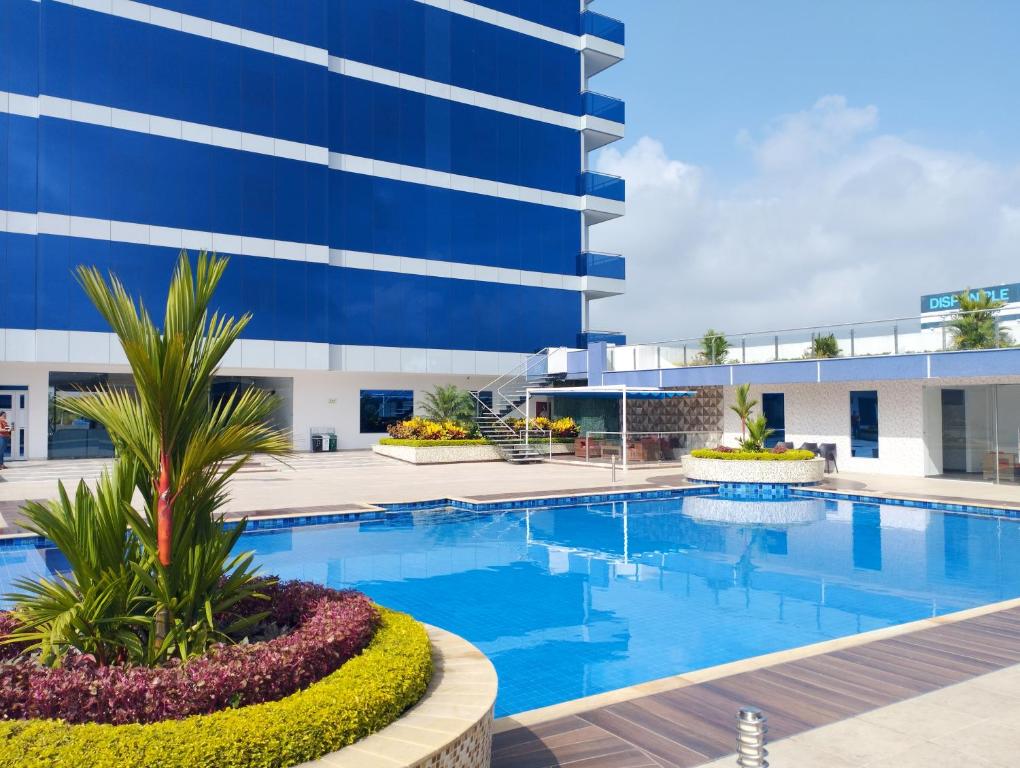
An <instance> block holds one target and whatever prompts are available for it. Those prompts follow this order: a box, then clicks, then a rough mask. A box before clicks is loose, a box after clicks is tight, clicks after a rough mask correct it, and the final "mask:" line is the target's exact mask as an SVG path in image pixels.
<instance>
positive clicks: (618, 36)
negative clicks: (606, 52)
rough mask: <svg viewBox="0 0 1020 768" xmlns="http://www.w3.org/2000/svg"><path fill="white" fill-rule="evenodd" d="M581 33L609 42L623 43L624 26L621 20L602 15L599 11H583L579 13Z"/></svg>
mask: <svg viewBox="0 0 1020 768" xmlns="http://www.w3.org/2000/svg"><path fill="white" fill-rule="evenodd" d="M581 34H584V35H593V36H594V37H600V38H602V39H603V40H608V41H609V42H611V43H618V44H619V45H624V44H625V42H624V41H625V37H626V36H625V27H624V24H623V22H622V21H619V20H617V19H614V18H611V17H609V16H603V15H602V14H601V13H594V12H593V11H585V12H584V13H582V14H581Z"/></svg>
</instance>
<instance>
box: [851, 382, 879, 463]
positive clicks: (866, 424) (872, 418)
mask: <svg viewBox="0 0 1020 768" xmlns="http://www.w3.org/2000/svg"><path fill="white" fill-rule="evenodd" d="M850 455H851V456H857V457H859V458H864V459H877V458H878V392H875V391H874V390H866V391H862V392H851V393H850Z"/></svg>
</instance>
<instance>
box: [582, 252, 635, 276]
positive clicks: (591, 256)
mask: <svg viewBox="0 0 1020 768" xmlns="http://www.w3.org/2000/svg"><path fill="white" fill-rule="evenodd" d="M626 263H627V262H626V259H624V258H623V256H619V255H617V254H615V253H596V252H594V251H586V252H584V253H579V254H577V275H578V277H611V278H613V279H615V280H625V279H626V277H627V268H626Z"/></svg>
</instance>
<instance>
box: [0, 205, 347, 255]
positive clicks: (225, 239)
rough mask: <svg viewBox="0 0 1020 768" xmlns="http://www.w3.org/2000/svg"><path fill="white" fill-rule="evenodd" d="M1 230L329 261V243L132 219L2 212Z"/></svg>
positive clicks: (0, 212)
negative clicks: (162, 224) (197, 228)
mask: <svg viewBox="0 0 1020 768" xmlns="http://www.w3.org/2000/svg"><path fill="white" fill-rule="evenodd" d="M0 231H2V232H11V233H14V234H22V235H62V236H65V237H80V238H85V239H88V240H109V241H111V242H116V243H133V244H135V245H155V246H161V247H165V248H186V249H188V250H192V251H215V252H217V253H222V254H236V255H240V256H258V257H262V258H267V259H284V260H288V261H311V262H316V263H320V264H328V263H329V246H328V245H314V244H311V243H297V242H292V241H289V240H268V239H266V238H261V237H247V236H242V235H228V234H223V233H221V232H200V231H198V230H194V229H177V228H174V227H160V226H156V225H150V224H137V223H135V222H130V221H113V220H111V219H93V218H88V217H86V216H68V215H66V214H62V213H47V212H44V211H40V212H39V213H23V212H21V211H0Z"/></svg>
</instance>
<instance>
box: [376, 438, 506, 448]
mask: <svg viewBox="0 0 1020 768" xmlns="http://www.w3.org/2000/svg"><path fill="white" fill-rule="evenodd" d="M488 444H489V441H488V440H401V439H398V438H395V437H383V438H380V439H379V445H399V446H403V447H405V448H457V447H460V446H467V445H488Z"/></svg>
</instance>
